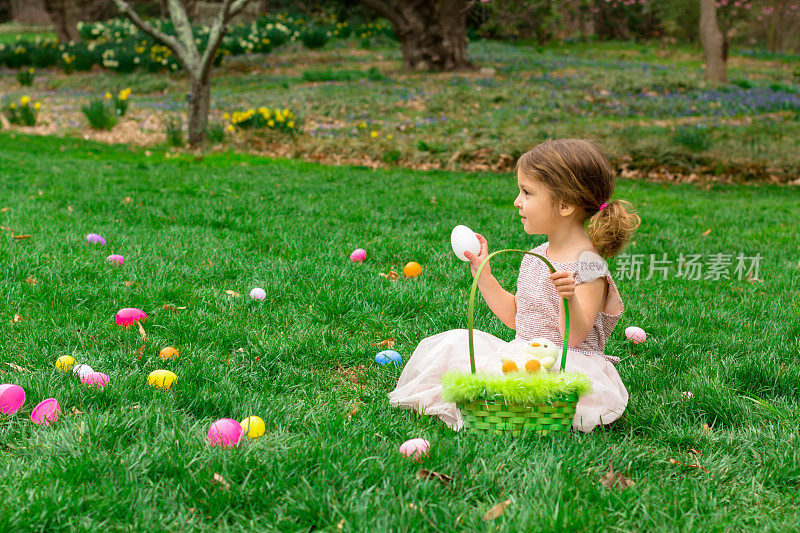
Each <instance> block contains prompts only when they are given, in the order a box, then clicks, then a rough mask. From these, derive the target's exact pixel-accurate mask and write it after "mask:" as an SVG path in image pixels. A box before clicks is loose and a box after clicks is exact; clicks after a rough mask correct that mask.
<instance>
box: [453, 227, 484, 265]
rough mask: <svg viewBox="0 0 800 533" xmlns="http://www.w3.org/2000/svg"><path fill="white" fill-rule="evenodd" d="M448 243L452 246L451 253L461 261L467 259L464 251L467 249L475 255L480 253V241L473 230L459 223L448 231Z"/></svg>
mask: <svg viewBox="0 0 800 533" xmlns="http://www.w3.org/2000/svg"><path fill="white" fill-rule="evenodd" d="M450 245H451V246H452V247H453V253H454V254H456V257H458V258H459V259H461V260H462V261H469V259H467V258H466V257H465V256H464V252H467V251H469V252H472V253H473V254H475V255H478V254H479V253H481V243H480V241H479V240H478V237H477V236H476V235H475V232H474V231H472V230H471V229H469V228H468V227H466V226H462V225H460V224H459V225H458V226H456V227H455V228H453V232H452V233H450Z"/></svg>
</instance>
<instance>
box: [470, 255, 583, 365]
mask: <svg viewBox="0 0 800 533" xmlns="http://www.w3.org/2000/svg"><path fill="white" fill-rule="evenodd" d="M503 252H519V253H521V254H528V255H533V256H535V257H538V258H539V259H541V260H542V261H544V262H545V264H546V265H547V267H548V268H549V269H550V272H551V273H553V272H555V271H556V269H555V267H554V266H553V265H552V263H550V261H548V260H547V258H546V257H544V256H542V255H539V254H535V253H533V252H526V251H525V250H517V249H514V248H510V249H506V250H498V251H496V252H493V253H491V254H489V256H488V257H487V258H486V259H484V260H483V262H482V263H481V266H479V267H478V271H477V272H476V273H475V279H474V280H472V287H471V288H470V291H469V306H468V307H467V326H468V327H469V364H470V367H471V369H472V373H473V374H474V373H475V348H474V345H473V335H472V325H473V323H474V319H475V292H476V289H477V288H478V280H479V279H480V277H481V272H483V267H485V266H486V263H488V262H489V259H491V258H492V257H494V256H495V255H497V254H502V253H503ZM563 300H564V346H563V348H562V349H561V371H562V372H563V371H564V368H565V367H566V364H567V344H568V342H569V304H568V303H567V299H566V298H564V299H563Z"/></svg>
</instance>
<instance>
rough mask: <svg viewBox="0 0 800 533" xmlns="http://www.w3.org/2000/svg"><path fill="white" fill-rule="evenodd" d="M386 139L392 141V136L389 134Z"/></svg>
mask: <svg viewBox="0 0 800 533" xmlns="http://www.w3.org/2000/svg"><path fill="white" fill-rule="evenodd" d="M386 138H387V139H389V140H390V141H391V140H392V134H391V133H390V134H389V135H387V136H386Z"/></svg>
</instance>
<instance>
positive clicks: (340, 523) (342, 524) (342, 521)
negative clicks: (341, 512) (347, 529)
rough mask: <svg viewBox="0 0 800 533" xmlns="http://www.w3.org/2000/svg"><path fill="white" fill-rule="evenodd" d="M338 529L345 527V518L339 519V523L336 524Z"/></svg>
mask: <svg viewBox="0 0 800 533" xmlns="http://www.w3.org/2000/svg"><path fill="white" fill-rule="evenodd" d="M336 529H344V518H342V519H341V520H339V523H338V524H336Z"/></svg>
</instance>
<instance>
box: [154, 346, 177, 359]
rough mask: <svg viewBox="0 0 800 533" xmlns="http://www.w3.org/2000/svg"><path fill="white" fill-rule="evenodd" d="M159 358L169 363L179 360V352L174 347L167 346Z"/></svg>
mask: <svg viewBox="0 0 800 533" xmlns="http://www.w3.org/2000/svg"><path fill="white" fill-rule="evenodd" d="M158 356H159V357H161V359H163V360H164V361H168V360H169V359H177V358H178V350H176V349H175V348H173V347H172V346H167V347H166V348H162V350H161V352H159V354H158Z"/></svg>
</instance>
